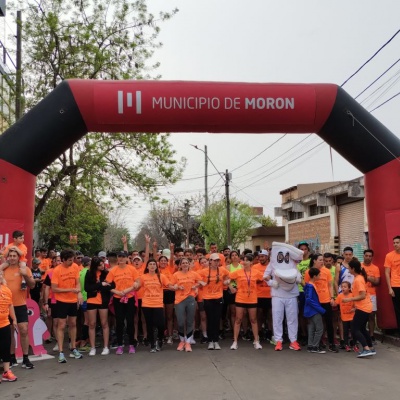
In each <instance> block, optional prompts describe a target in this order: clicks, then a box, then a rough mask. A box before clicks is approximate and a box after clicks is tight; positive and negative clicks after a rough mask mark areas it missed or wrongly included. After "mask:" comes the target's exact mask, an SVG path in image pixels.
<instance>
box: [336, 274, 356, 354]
mask: <svg viewBox="0 0 400 400" xmlns="http://www.w3.org/2000/svg"><path fill="white" fill-rule="evenodd" d="M350 296H351V283H350V282H347V281H343V282H342V293H339V294H338V297H336V300H335V304H336V305H338V306H339V307H340V318H341V320H342V323H343V333H344V336H343V339H344V345H345V350H346V351H351V347H350V345H349V330H350V328H351V323H352V321H353V317H354V312H355V308H354V302H353V301H350V302H348V303H345V302H343V299H347V298H349V297H350Z"/></svg>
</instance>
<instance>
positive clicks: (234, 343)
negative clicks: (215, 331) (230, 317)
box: [231, 342, 238, 350]
mask: <svg viewBox="0 0 400 400" xmlns="http://www.w3.org/2000/svg"><path fill="white" fill-rule="evenodd" d="M237 349H238V344H237V342H233V343H232V346H231V350H237Z"/></svg>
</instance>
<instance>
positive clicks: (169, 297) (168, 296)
mask: <svg viewBox="0 0 400 400" xmlns="http://www.w3.org/2000/svg"><path fill="white" fill-rule="evenodd" d="M163 303H164V304H175V292H174V291H173V290H164V293H163Z"/></svg>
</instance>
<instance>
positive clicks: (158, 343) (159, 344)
mask: <svg viewBox="0 0 400 400" xmlns="http://www.w3.org/2000/svg"><path fill="white" fill-rule="evenodd" d="M161 348H162V341H161V340H157V341H156V351H161Z"/></svg>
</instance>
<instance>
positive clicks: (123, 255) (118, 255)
mask: <svg viewBox="0 0 400 400" xmlns="http://www.w3.org/2000/svg"><path fill="white" fill-rule="evenodd" d="M100 253H104V252H103V251H101V252H100ZM100 253H99V257H102V256H101V255H100ZM104 254H105V253H104ZM117 257H128V254H127V253H126V252H125V251H119V252H118V253H117Z"/></svg>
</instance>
